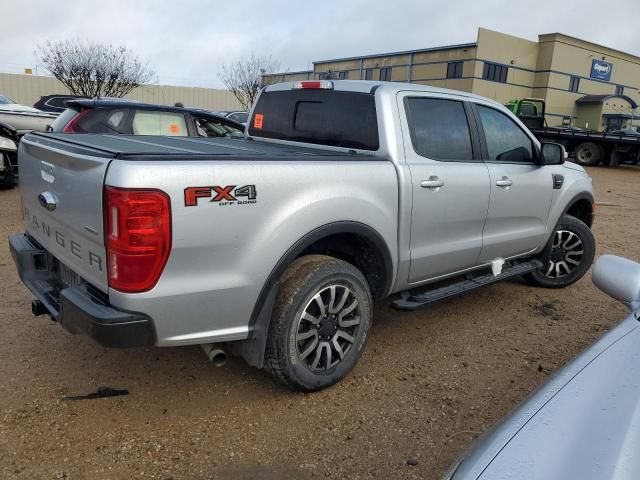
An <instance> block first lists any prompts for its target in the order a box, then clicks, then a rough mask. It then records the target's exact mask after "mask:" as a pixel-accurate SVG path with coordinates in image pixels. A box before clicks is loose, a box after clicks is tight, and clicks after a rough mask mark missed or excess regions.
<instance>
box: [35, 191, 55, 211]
mask: <svg viewBox="0 0 640 480" xmlns="http://www.w3.org/2000/svg"><path fill="white" fill-rule="evenodd" d="M38 202H40V205H42V208H46V209H47V210H49V211H50V212H53V211H54V210H55V209H56V207H57V206H58V202H57V201H56V197H55V195H54V194H53V193H51V192H42V193H41V194H40V195H38Z"/></svg>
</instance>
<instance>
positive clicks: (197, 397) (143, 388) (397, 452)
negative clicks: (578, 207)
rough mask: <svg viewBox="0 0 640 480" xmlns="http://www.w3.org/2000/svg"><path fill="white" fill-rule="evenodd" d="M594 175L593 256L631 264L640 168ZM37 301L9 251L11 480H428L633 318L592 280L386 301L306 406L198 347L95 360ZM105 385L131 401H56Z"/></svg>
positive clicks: (6, 357) (6, 400) (7, 229)
mask: <svg viewBox="0 0 640 480" xmlns="http://www.w3.org/2000/svg"><path fill="white" fill-rule="evenodd" d="M590 174H591V175H592V176H593V177H594V184H595V187H596V191H597V192H596V193H597V199H598V208H597V217H596V223H595V227H594V228H595V233H596V237H597V239H598V253H605V252H606V253H615V254H620V255H624V256H626V257H629V258H631V259H634V260H636V261H639V260H640V242H638V240H637V237H638V235H637V233H638V225H639V224H640V187H639V185H640V169H634V168H618V169H604V168H602V169H591V170H590ZM19 205H20V200H19V192H18V191H17V189H16V190H12V191H0V238H6V236H7V235H9V234H10V233H12V232H18V231H20V230H21V227H20V223H21V219H20V213H19V208H20V207H19ZM3 241H4V240H3ZM5 245H6V244H5ZM30 300H31V297H30V295H29V293H28V292H27V290H26V289H25V288H24V287H23V286H22V285H21V284H20V282H19V279H18V276H17V274H16V272H15V268H14V265H13V262H12V260H11V258H10V255H9V252H8V248H7V247H6V246H4V247H0V329H1V330H2V339H3V341H2V346H1V347H0V378H1V379H2V385H1V390H0V478H3V479H13V478H19V479H39V478H43V479H50V478H69V479H83V478H93V479H101V478H134V477H135V478H160V479H170V478H171V479H176V480H177V479H183V478H195V479H208V478H220V479H230V478H243V479H263V478H267V479H285V480H286V479H298V478H324V477H326V478H350V479H358V478H370V477H379V478H408V479H410V478H427V479H435V478H438V476H439V475H440V474H442V472H443V471H444V470H445V469H446V467H447V466H448V465H449V464H450V463H451V462H452V461H453V460H454V459H455V458H456V456H457V455H459V454H460V453H462V452H463V451H464V450H465V449H466V448H467V447H468V446H469V444H470V442H471V441H472V440H473V439H474V438H475V437H477V436H478V435H479V434H480V433H482V432H484V431H485V430H487V428H489V427H490V426H491V424H492V423H493V422H495V421H496V420H497V419H499V418H500V417H501V416H503V415H504V414H505V413H507V412H508V411H509V410H511V409H512V408H513V407H514V406H515V405H516V404H517V403H518V402H519V401H520V400H522V399H523V398H525V397H526V396H527V394H528V393H529V392H531V391H532V390H534V389H535V388H536V387H538V386H539V385H540V384H541V383H542V382H543V381H544V380H545V378H546V377H547V376H548V375H549V374H550V373H551V372H553V371H554V370H556V369H557V368H558V367H560V366H561V365H563V364H564V363H566V362H567V361H568V360H569V359H570V358H571V357H573V356H574V355H575V354H576V353H577V352H579V351H580V350H582V349H583V348H584V347H586V346H587V345H588V344H590V343H592V342H593V341H594V340H596V339H597V338H598V337H600V336H601V335H602V334H603V333H604V332H605V331H606V330H608V329H609V328H611V326H612V325H614V324H615V323H616V322H618V321H619V320H620V319H621V318H622V317H623V315H624V309H623V307H622V306H620V305H618V304H617V303H616V302H614V301H612V300H610V299H609V298H608V297H606V296H605V295H604V294H602V293H600V292H599V291H597V290H596V289H595V288H594V286H593V285H592V284H591V281H590V279H589V278H584V279H582V280H581V281H580V282H579V283H577V284H575V285H574V286H572V287H570V288H568V289H565V290H542V289H535V288H531V287H528V286H526V285H524V284H523V283H522V282H519V281H514V282H508V283H502V284H497V285H493V286H489V287H486V288H484V289H482V290H479V291H476V292H475V293H472V294H469V295H467V296H465V297H461V298H457V299H452V300H449V301H445V302H442V303H440V304H437V305H435V306H433V307H430V308H428V309H426V310H423V311H419V312H413V313H399V312H395V311H393V310H391V309H390V308H389V307H388V306H387V305H382V306H379V307H378V308H377V309H376V312H375V322H374V327H373V331H372V335H371V338H370V340H369V343H368V346H367V349H366V351H365V353H364V356H363V358H362V359H361V361H360V363H359V365H358V366H357V367H356V369H355V371H354V372H353V373H352V374H351V375H349V376H348V377H347V378H346V379H345V380H344V381H342V382H341V383H340V384H338V385H337V386H335V387H333V388H331V389H329V390H326V391H323V392H320V393H315V394H298V393H291V392H289V391H286V390H284V389H283V388H281V387H280V386H278V385H276V384H274V383H273V382H272V381H271V380H270V379H269V378H268V377H266V376H265V375H264V374H262V373H261V372H260V371H258V370H255V369H252V368H249V367H247V366H246V365H245V364H243V363H242V362H241V361H240V360H234V359H231V360H230V361H229V363H227V365H226V366H225V367H223V368H214V367H212V366H210V365H209V364H207V363H206V362H205V358H204V355H203V354H202V352H201V351H200V350H199V348H197V347H184V348H171V349H153V348H148V349H132V350H110V349H105V348H102V347H100V346H98V345H97V344H95V343H93V342H92V341H91V340H90V339H88V338H86V337H83V336H72V335H69V334H67V333H66V332H65V331H64V330H62V328H60V327H59V326H58V325H56V324H54V323H53V322H51V321H49V320H48V319H45V318H44V317H39V318H33V317H32V316H31V313H30V308H29V303H30ZM103 385H106V386H110V387H118V388H127V389H129V391H130V395H128V396H122V397H114V398H106V399H96V400H82V401H65V400H63V397H64V396H66V395H82V394H86V393H89V392H92V391H95V390H96V388H97V387H99V386H103Z"/></svg>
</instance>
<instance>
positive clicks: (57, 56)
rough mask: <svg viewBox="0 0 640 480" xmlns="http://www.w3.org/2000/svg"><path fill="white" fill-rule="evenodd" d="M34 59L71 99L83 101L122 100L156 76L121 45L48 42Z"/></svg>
mask: <svg viewBox="0 0 640 480" xmlns="http://www.w3.org/2000/svg"><path fill="white" fill-rule="evenodd" d="M37 56H38V58H39V60H40V62H41V63H42V64H43V65H44V67H45V68H46V69H47V70H48V71H49V72H51V74H52V75H53V76H54V77H56V78H57V79H58V80H59V81H60V82H61V83H62V84H63V85H64V86H65V87H67V88H68V89H69V91H70V92H71V93H72V94H73V95H81V96H83V97H124V96H125V95H126V94H127V93H129V92H130V91H131V90H133V89H134V88H136V87H139V86H140V85H143V84H145V83H147V82H149V80H151V79H152V78H153V76H154V75H155V73H154V71H153V70H152V69H151V68H149V66H148V65H147V64H143V63H142V62H141V61H140V60H139V59H138V57H137V56H136V55H134V54H133V52H131V50H129V49H128V48H127V47H126V46H124V45H119V46H115V45H111V44H109V45H106V44H102V43H97V42H88V41H85V42H83V41H81V40H78V39H75V40H63V41H60V42H55V43H51V42H47V43H46V44H45V45H43V46H40V47H39V48H38V52H37Z"/></svg>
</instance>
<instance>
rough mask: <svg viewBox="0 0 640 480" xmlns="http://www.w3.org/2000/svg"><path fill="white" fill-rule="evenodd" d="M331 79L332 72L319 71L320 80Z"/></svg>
mask: <svg viewBox="0 0 640 480" xmlns="http://www.w3.org/2000/svg"><path fill="white" fill-rule="evenodd" d="M329 79H331V72H320V73H318V80H329Z"/></svg>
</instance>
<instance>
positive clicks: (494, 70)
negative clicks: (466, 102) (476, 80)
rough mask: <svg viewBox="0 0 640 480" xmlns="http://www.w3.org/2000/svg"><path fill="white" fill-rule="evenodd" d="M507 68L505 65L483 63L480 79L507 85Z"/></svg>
mask: <svg viewBox="0 0 640 480" xmlns="http://www.w3.org/2000/svg"><path fill="white" fill-rule="evenodd" d="M508 73H509V67H507V66H506V65H498V64H497V63H489V62H484V69H483V71H482V78H483V79H484V80H491V81H492V82H500V83H507V74H508Z"/></svg>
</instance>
